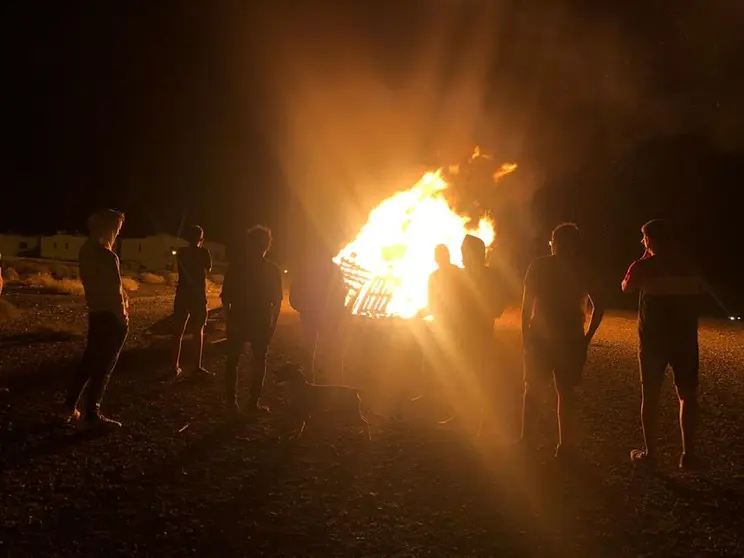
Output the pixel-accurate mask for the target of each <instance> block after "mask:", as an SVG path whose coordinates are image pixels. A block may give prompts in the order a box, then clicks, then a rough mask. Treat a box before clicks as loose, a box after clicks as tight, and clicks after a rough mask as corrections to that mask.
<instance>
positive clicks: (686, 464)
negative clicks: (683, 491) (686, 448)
mask: <svg viewBox="0 0 744 558" xmlns="http://www.w3.org/2000/svg"><path fill="white" fill-rule="evenodd" d="M704 466H705V465H704V463H703V461H702V460H701V459H700V458H699V457H698V456H697V455H695V454H691V453H683V454H682V455H680V456H679V468H680V469H684V470H686V471H700V470H702V469H703V468H704Z"/></svg>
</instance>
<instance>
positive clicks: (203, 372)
mask: <svg viewBox="0 0 744 558" xmlns="http://www.w3.org/2000/svg"><path fill="white" fill-rule="evenodd" d="M194 374H201V375H206V376H214V375H215V373H214V372H212V371H211V370H207V369H206V368H202V367H201V366H200V367H199V368H197V369H196V370H194Z"/></svg>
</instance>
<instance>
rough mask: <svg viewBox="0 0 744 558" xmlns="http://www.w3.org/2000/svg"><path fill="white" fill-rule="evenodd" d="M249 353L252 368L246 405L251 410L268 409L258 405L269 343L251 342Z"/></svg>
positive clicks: (264, 375) (264, 378) (264, 376)
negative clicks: (250, 354)
mask: <svg viewBox="0 0 744 558" xmlns="http://www.w3.org/2000/svg"><path fill="white" fill-rule="evenodd" d="M251 353H252V356H253V369H252V370H251V391H250V399H249V401H248V406H249V408H250V409H251V410H254V409H255V410H259V411H268V410H269V409H268V408H267V407H263V406H261V405H260V403H259V401H260V400H261V395H262V393H263V386H264V381H265V380H266V361H267V358H268V354H269V345H268V343H264V342H252V343H251Z"/></svg>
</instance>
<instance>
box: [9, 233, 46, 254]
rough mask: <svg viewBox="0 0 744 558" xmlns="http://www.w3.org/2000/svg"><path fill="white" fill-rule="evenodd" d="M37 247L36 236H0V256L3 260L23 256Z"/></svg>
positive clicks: (37, 240) (37, 239)
mask: <svg viewBox="0 0 744 558" xmlns="http://www.w3.org/2000/svg"><path fill="white" fill-rule="evenodd" d="M38 247H39V237H38V236H23V235H20V234H0V254H2V256H3V257H5V258H13V257H17V256H19V255H23V254H24V253H25V252H29V251H31V250H35V249H36V248H38Z"/></svg>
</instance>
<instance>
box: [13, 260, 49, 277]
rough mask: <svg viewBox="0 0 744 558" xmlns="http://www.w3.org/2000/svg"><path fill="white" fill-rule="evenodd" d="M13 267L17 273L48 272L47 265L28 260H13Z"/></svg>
mask: <svg viewBox="0 0 744 558" xmlns="http://www.w3.org/2000/svg"><path fill="white" fill-rule="evenodd" d="M13 267H14V268H15V270H16V271H17V272H18V274H19V275H33V274H35V273H49V266H48V265H46V264H43V263H39V262H32V261H29V260H14V261H13Z"/></svg>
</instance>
